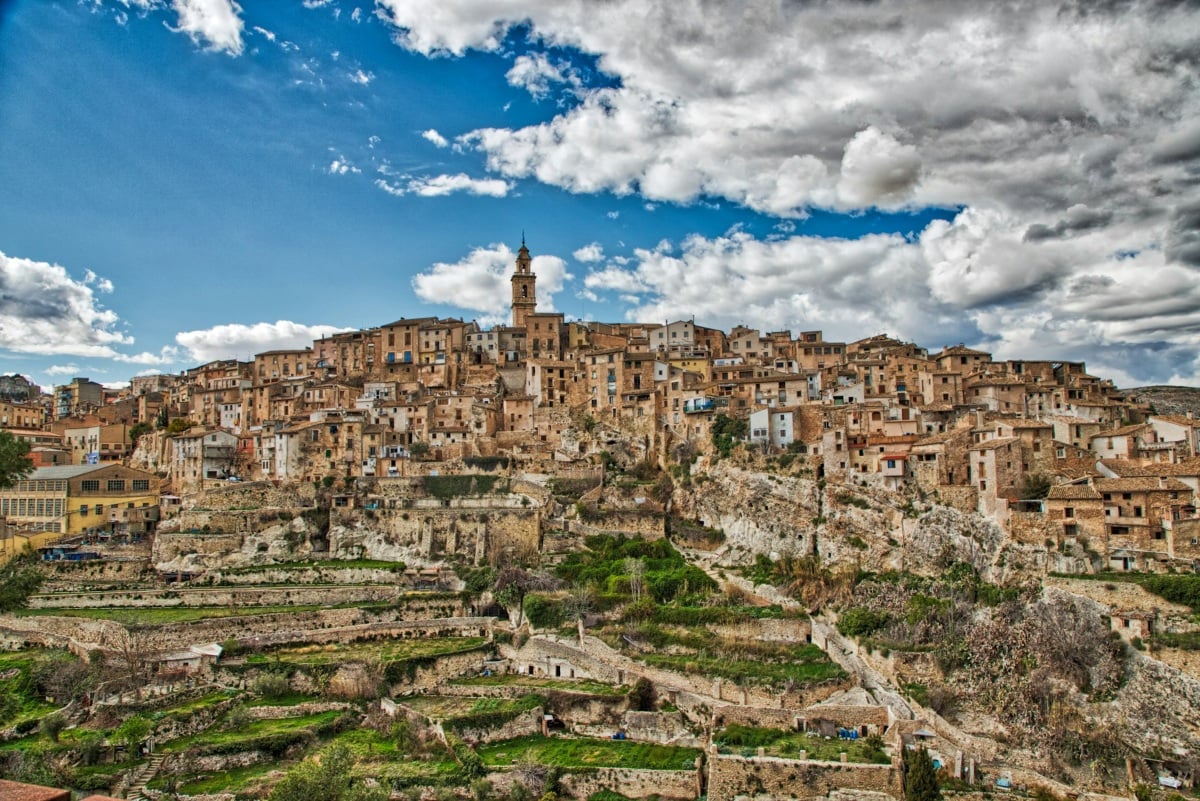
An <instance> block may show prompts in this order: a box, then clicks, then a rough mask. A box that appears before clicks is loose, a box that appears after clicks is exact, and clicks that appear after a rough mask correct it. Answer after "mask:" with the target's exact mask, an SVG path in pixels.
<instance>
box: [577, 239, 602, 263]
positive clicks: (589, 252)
mask: <svg viewBox="0 0 1200 801" xmlns="http://www.w3.org/2000/svg"><path fill="white" fill-rule="evenodd" d="M571 255H572V256H574V257H575V261H582V262H585V263H587V264H592V263H594V262H598V261H604V248H602V247H600V243H599V242H592V243H591V244H590V245H584V246H583V247H581V248H580V249H579V250H577V251H575V252H574V253H572V254H571Z"/></svg>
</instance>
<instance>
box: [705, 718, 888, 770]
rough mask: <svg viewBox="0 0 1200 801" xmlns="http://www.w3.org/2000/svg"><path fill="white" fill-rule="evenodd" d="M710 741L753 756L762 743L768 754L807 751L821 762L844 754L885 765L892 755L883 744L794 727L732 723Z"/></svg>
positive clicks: (789, 754) (728, 750)
mask: <svg viewBox="0 0 1200 801" xmlns="http://www.w3.org/2000/svg"><path fill="white" fill-rule="evenodd" d="M713 742H714V743H715V744H716V745H717V747H718V748H719V749H720V750H721V752H722V753H729V754H741V755H742V756H755V755H757V753H758V749H759V747H762V748H763V750H764V753H765V754H766V755H767V756H777V757H786V758H790V759H799V758H800V752H801V751H805V752H806V758H807V759H813V760H818V761H822V762H839V761H841V755H842V754H843V753H845V754H846V761H848V762H860V763H869V764H879V765H887V764H890V763H891V758H890V757H888V755H887V754H886V753H884V752H883V750H882V748H880V747H876V748H872V747H871V746H870V745H869V744H868V742H867V741H866V740H842V739H838V738H836V737H828V738H827V737H821V736H818V735H815V734H808V733H805V732H797V731H784V730H782V729H765V728H757V727H753V726H741V725H733V726H729V727H728V728H726V729H724V730H722V731H718V732H714V733H713Z"/></svg>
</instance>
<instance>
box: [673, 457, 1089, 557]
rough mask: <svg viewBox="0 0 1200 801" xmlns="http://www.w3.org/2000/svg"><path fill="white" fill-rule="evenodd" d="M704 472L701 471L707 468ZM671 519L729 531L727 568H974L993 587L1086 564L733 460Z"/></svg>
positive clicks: (908, 505)
mask: <svg viewBox="0 0 1200 801" xmlns="http://www.w3.org/2000/svg"><path fill="white" fill-rule="evenodd" d="M702 468H703V465H702ZM673 500H674V513H675V514H676V515H678V516H680V517H684V518H688V519H694V520H699V521H700V522H701V523H703V524H704V525H706V526H709V527H712V528H718V529H721V530H722V531H724V532H725V544H724V546H723V548H722V550H721V552H720V560H721V562H723V563H724V564H729V565H735V564H745V563H748V562H753V561H754V558H755V557H756V556H758V555H760V554H761V555H765V556H768V557H770V558H771V559H779V558H780V557H783V556H803V555H807V554H813V553H815V554H818V555H820V557H821V560H822V562H824V563H825V564H827V565H831V566H838V565H853V566H856V567H858V568H861V569H863V570H870V571H882V570H909V571H912V572H916V573H936V572H938V571H939V570H940V569H942V568H943V567H946V566H948V565H950V564H952V563H954V562H968V563H970V564H971V565H973V566H974V567H975V568H976V570H978V571H979V573H980V575H981V576H983V577H984V578H985V579H987V580H989V581H1005V580H1011V579H1013V578H1017V577H1020V576H1023V575H1044V574H1045V573H1046V572H1049V571H1062V572H1079V571H1081V570H1083V571H1085V572H1086V568H1087V563H1086V559H1084V558H1082V557H1077V556H1074V555H1072V554H1069V553H1062V552H1060V551H1058V550H1056V549H1055V548H1053V547H1052V546H1047V545H1045V544H1044V543H1021V542H1016V541H1013V540H1012V539H1011V538H1010V537H1009V536H1008V535H1007V534H1006V532H1005V531H1004V530H1003V529H1002V528H1001V526H999V525H998V524H997V523H995V522H994V521H992V520H990V519H989V518H986V517H984V516H982V515H979V514H974V513H972V514H966V513H963V512H961V511H958V510H955V509H952V508H950V507H948V506H927V507H925V508H922V507H921V506H920V505H919V504H918V503H917V502H916V501H915V500H914V499H907V498H905V497H903V496H900V495H898V494H895V493H890V492H888V491H886V490H883V489H879V488H873V487H866V486H862V485H856V484H846V483H839V482H837V481H828V482H826V481H819V480H816V479H814V478H806V477H800V476H794V475H779V474H775V473H765V472H760V471H755V470H751V469H747V468H745V467H741V466H738V465H735V464H734V463H733V462H732V461H730V460H723V461H720V462H717V463H716V464H715V465H711V466H709V467H707V469H702V471H701V472H699V473H698V475H697V476H696V477H695V478H694V479H693V481H692V482H691V484H690V486H687V487H685V488H680V489H678V490H677V491H676V493H675V495H674V499H673Z"/></svg>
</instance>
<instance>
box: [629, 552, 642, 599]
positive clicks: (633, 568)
mask: <svg viewBox="0 0 1200 801" xmlns="http://www.w3.org/2000/svg"><path fill="white" fill-rule="evenodd" d="M624 568H625V575H626V576H628V577H629V591H630V592H631V593H632V594H633V602H634V603H637V602H638V601H640V600H642V590H643V588H644V586H645V578H646V564H645V563H644V562H643V561H642V560H641V559H638V558H637V557H634V556H629V557H626V559H625V564H624Z"/></svg>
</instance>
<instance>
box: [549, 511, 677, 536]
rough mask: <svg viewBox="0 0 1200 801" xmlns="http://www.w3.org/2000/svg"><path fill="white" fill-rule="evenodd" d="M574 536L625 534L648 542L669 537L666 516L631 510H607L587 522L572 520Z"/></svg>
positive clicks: (571, 526)
mask: <svg viewBox="0 0 1200 801" xmlns="http://www.w3.org/2000/svg"><path fill="white" fill-rule="evenodd" d="M569 530H570V531H571V533H572V534H578V535H580V536H584V537H586V536H591V535H594V534H625V535H626V536H640V537H643V538H645V539H647V540H660V539H662V538H663V537H665V536H666V535H667V518H666V515H663V514H656V513H650V512H637V511H629V510H606V509H601V510H600V511H599V512H597V513H595V514H594V515H591V516H589V517H588V519H587V520H578V519H577V520H572V521H570V524H569Z"/></svg>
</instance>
